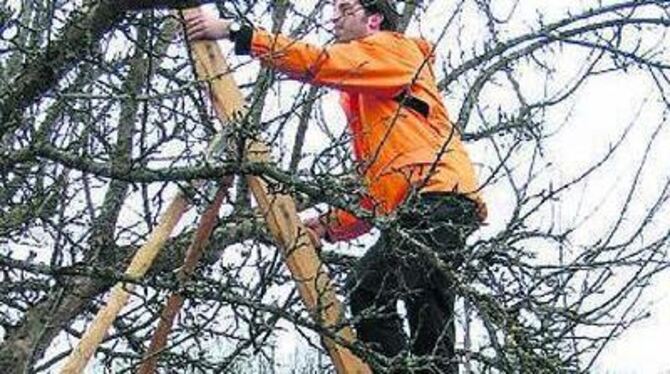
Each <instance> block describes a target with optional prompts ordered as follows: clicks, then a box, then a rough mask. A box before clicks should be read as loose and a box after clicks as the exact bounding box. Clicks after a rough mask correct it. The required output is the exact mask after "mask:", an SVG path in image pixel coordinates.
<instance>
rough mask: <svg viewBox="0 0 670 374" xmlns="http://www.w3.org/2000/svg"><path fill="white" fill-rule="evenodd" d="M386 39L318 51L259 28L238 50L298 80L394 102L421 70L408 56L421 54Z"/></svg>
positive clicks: (245, 36)
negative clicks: (390, 98)
mask: <svg viewBox="0 0 670 374" xmlns="http://www.w3.org/2000/svg"><path fill="white" fill-rule="evenodd" d="M384 34H386V35H377V36H371V37H367V38H363V39H360V40H354V41H351V42H348V43H336V44H332V45H330V46H328V47H317V46H315V45H312V44H309V43H305V42H301V41H297V40H293V39H290V38H288V37H285V36H283V35H280V34H271V33H268V32H266V31H264V30H262V29H257V28H256V29H253V31H252V32H251V34H249V32H248V31H246V32H245V33H243V36H242V37H240V38H236V39H239V41H238V40H236V46H235V50H236V52H237V53H238V54H243V53H244V52H248V53H249V54H251V55H252V56H253V57H255V58H258V59H260V60H261V62H262V63H263V64H264V65H266V66H270V67H272V68H275V69H277V70H278V71H280V72H282V73H285V74H287V75H288V76H289V77H290V78H292V79H297V80H300V81H304V82H308V83H312V84H315V85H324V86H330V87H334V88H337V89H339V90H344V91H353V92H360V93H368V94H375V95H378V96H389V97H392V96H395V95H397V94H398V93H399V92H400V91H401V90H403V89H404V88H406V87H407V86H408V85H410V84H411V83H412V80H413V79H414V77H415V75H416V70H417V68H418V66H414V65H415V64H412V63H408V59H407V58H406V57H405V58H403V54H404V56H407V52H410V53H409V54H410V55H412V54H413V53H417V52H419V51H418V49H417V48H416V46H414V45H412V43H411V42H408V41H407V40H406V39H404V38H398V37H396V36H394V35H393V34H390V33H384ZM249 36H250V37H249ZM391 42H393V43H395V45H394V46H393V48H389V46H388V44H389V43H391ZM245 44H247V45H245ZM408 48H409V49H411V50H410V51H408V50H407V49H408ZM403 50H404V52H403V53H400V51H403Z"/></svg>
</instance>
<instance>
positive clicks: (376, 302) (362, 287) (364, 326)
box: [346, 235, 407, 358]
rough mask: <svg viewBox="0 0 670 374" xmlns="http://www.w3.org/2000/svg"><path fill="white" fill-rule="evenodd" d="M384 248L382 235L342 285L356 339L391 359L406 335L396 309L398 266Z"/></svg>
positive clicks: (405, 342)
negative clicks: (352, 320) (344, 285)
mask: <svg viewBox="0 0 670 374" xmlns="http://www.w3.org/2000/svg"><path fill="white" fill-rule="evenodd" d="M387 250H388V248H386V239H385V235H382V237H380V238H379V241H378V242H377V243H376V244H375V245H374V246H373V247H371V248H370V249H369V250H368V252H367V253H366V254H365V255H364V256H363V257H362V258H361V259H360V260H359V262H358V263H357V264H356V267H355V268H354V270H353V271H352V272H351V274H350V275H349V277H348V278H347V282H346V288H347V290H348V291H349V295H350V300H349V304H350V308H351V313H352V317H353V318H354V321H355V328H356V333H357V336H358V339H360V340H361V341H362V342H364V343H367V344H369V345H370V346H371V348H372V349H374V350H375V351H377V352H379V353H382V354H383V355H385V356H386V357H388V358H392V357H394V356H396V355H397V354H399V353H400V352H402V351H403V350H405V349H406V347H407V337H406V335H405V334H404V332H403V328H402V321H401V320H400V317H399V315H398V312H397V308H396V304H397V301H398V299H399V295H398V292H397V285H398V279H397V276H398V273H397V271H398V269H397V268H396V267H395V266H394V265H393V262H394V261H393V259H392V258H391V257H392V256H389V253H388V251H387Z"/></svg>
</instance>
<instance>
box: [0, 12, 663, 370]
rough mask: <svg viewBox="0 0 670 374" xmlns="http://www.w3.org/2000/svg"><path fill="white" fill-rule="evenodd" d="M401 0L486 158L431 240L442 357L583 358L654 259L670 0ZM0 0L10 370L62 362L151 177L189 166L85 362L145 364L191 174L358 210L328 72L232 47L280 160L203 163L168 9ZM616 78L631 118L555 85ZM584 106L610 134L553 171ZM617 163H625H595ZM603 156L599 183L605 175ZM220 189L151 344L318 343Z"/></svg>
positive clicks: (264, 134) (4, 359) (268, 15)
mask: <svg viewBox="0 0 670 374" xmlns="http://www.w3.org/2000/svg"><path fill="white" fill-rule="evenodd" d="M219 8H220V9H221V10H222V11H223V12H224V13H226V14H229V15H235V16H248V17H254V18H256V19H258V20H259V22H260V23H261V24H263V25H264V26H266V27H268V28H271V29H272V30H274V31H279V30H281V31H283V32H284V33H288V34H290V35H292V36H294V37H296V38H308V39H310V40H315V39H319V40H325V39H327V38H328V28H329V25H328V23H327V22H324V21H323V20H324V19H325V18H324V14H328V6H327V5H326V2H325V1H314V2H313V3H310V4H307V5H303V4H298V3H296V4H293V3H290V2H286V1H272V2H267V1H262V2H237V3H225V4H220V5H219ZM400 8H401V12H402V13H403V24H404V25H408V27H409V30H410V33H417V30H419V29H420V30H422V31H423V32H425V33H426V34H428V35H427V36H428V37H429V38H430V39H431V40H432V41H433V42H435V43H436V48H435V54H436V56H437V64H436V65H435V71H436V74H437V75H438V77H439V79H440V88H441V89H442V92H443V94H444V98H445V100H446V101H447V103H448V107H449V108H450V110H451V111H452V119H453V121H454V123H455V124H456V126H457V127H458V128H459V129H460V130H461V131H462V137H463V139H465V140H466V141H467V142H468V146H469V147H470V149H471V153H472V154H473V155H474V156H475V158H476V159H477V160H479V162H480V164H481V168H480V169H481V180H482V182H483V185H484V186H483V190H484V193H485V196H486V197H487V200H489V208H490V211H491V212H490V216H491V222H490V225H489V226H488V227H484V228H483V229H481V230H480V231H479V232H478V233H477V234H475V236H473V237H472V238H471V241H470V242H469V245H468V251H467V252H466V261H465V265H464V266H462V267H460V268H457V269H454V268H452V267H450V266H449V264H448V263H441V264H440V266H441V268H442V270H443V271H444V273H445V274H447V275H448V276H449V277H451V278H452V279H453V280H454V282H455V285H456V287H457V291H458V295H459V297H460V298H461V300H462V301H463V304H464V307H463V309H462V310H460V311H459V314H458V315H459V320H462V321H463V322H462V323H461V326H460V327H461V328H460V336H461V337H462V338H461V342H460V344H459V351H458V357H459V359H460V360H461V361H462V362H463V363H464V364H463V365H464V368H466V370H477V371H482V372H488V371H495V372H517V371H522V372H538V371H541V372H553V371H560V372H562V371H567V370H571V371H572V370H574V371H587V370H588V369H589V368H591V367H592V365H593V364H594V362H595V359H596V358H597V357H598V355H599V354H600V353H601V352H602V350H603V348H604V347H605V346H606V345H607V343H609V342H611V341H612V340H613V339H614V338H615V337H617V336H618V335H619V334H621V333H622V332H623V331H624V330H625V329H626V328H627V327H629V326H630V325H631V324H633V323H634V322H636V321H638V320H639V319H641V318H643V317H644V316H645V315H646V311H645V310H644V308H642V305H641V304H640V300H641V297H642V295H643V292H644V291H645V290H646V289H648V286H649V285H650V283H651V282H652V280H653V279H654V276H655V275H656V274H658V273H659V272H661V271H663V270H664V269H665V268H666V266H667V255H666V251H667V247H668V238H669V235H670V227H668V226H667V224H666V222H667V221H668V220H667V219H665V220H663V218H667V212H668V204H667V200H668V198H669V197H670V195H669V191H668V190H669V188H670V186H669V184H668V182H669V181H670V179H668V175H667V174H663V172H662V171H661V172H659V171H658V169H659V166H660V169H667V168H663V166H662V164H660V162H662V160H659V159H658V157H659V156H658V154H659V152H660V151H659V149H663V144H664V142H667V141H668V140H667V139H668V133H667V130H666V129H664V127H663V125H664V124H666V122H667V114H668V110H669V105H668V104H669V101H668V96H667V95H668V89H669V88H670V84H669V83H670V79H669V78H668V72H669V70H670V65H669V62H668V61H670V59H669V57H670V56H669V55H668V49H667V45H670V43H668V37H667V35H666V33H667V31H668V28H669V26H670V19H669V18H668V13H669V11H670V1H662V0H653V1H652V0H647V1H645V0H629V1H617V2H610V3H607V4H603V3H601V2H596V1H584V2H582V3H580V4H574V5H570V6H560V8H559V10H556V8H552V5H547V4H542V5H541V6H538V8H537V9H538V14H537V15H536V16H532V17H528V16H527V15H525V14H524V12H526V11H527V10H528V6H527V5H526V4H522V3H520V2H518V1H513V0H510V1H497V2H495V4H494V2H491V1H485V0H460V1H456V2H449V3H448V4H445V3H444V2H439V1H434V2H406V3H403V4H402V6H401V7H400ZM552 11H553V12H554V13H553V14H551V12H552ZM445 14H446V15H447V17H444V18H437V16H436V15H440V16H441V17H442V16H443V15H445ZM528 19H532V23H530V24H523V23H522V20H525V21H527V20H528ZM0 20H1V21H2V26H1V27H0V35H1V37H2V38H1V40H0V46H1V48H0V53H1V55H0V56H1V57H0V62H1V65H0V79H2V83H3V84H2V88H0V92H1V93H0V114H1V117H2V126H1V127H0V129H1V130H0V136H1V137H2V139H1V145H0V147H1V148H0V153H1V154H2V158H1V159H0V168H1V169H2V177H1V178H0V196H2V198H0V204H1V205H0V209H1V211H2V215H1V216H0V243H2V247H0V248H1V252H0V266H1V267H2V286H1V287H2V291H3V292H2V296H1V297H0V302H1V307H0V312H1V314H0V322H1V323H2V325H1V326H2V331H3V335H4V340H3V342H2V346H1V347H0V368H2V371H3V372H10V373H11V372H33V371H35V372H39V371H45V370H49V369H51V368H55V367H57V365H59V363H60V362H61V360H62V359H63V358H64V356H65V355H67V353H68V351H69V349H70V348H71V344H72V343H73V342H74V341H75V339H76V338H77V337H78V336H80V335H81V333H82V331H83V329H84V328H85V326H86V324H87V322H88V321H90V317H91V315H92V314H93V313H95V311H96V310H97V309H98V308H99V307H100V305H101V303H102V302H103V301H104V300H105V298H104V295H105V292H106V291H107V290H108V289H109V287H110V286H111V285H112V284H113V283H115V281H117V280H119V279H122V275H121V274H122V271H123V269H124V267H125V265H126V263H127V260H128V259H129V257H130V256H131V255H132V254H133V253H134V251H135V250H136V249H137V248H138V247H139V246H140V245H141V244H142V243H143V242H144V241H145V239H146V237H147V235H148V233H149V232H150V231H151V230H152V228H153V227H154V226H155V224H156V219H157V217H158V216H159V215H160V213H161V212H162V210H163V209H164V205H165V202H166V199H169V197H170V196H171V195H172V194H173V193H174V192H175V191H176V190H178V189H186V190H188V191H190V193H191V195H192V198H193V205H194V206H196V209H193V210H192V213H191V215H190V216H189V217H187V219H186V220H185V224H184V225H183V228H182V229H181V231H180V232H179V233H178V234H177V235H176V236H175V237H174V238H173V239H172V240H171V241H170V242H169V244H168V246H167V247H166V248H165V249H164V251H163V254H162V255H161V256H160V258H159V259H158V261H157V263H156V264H155V265H154V266H153V267H152V270H151V273H150V275H149V276H148V277H146V279H143V280H142V281H141V282H139V283H140V284H139V287H138V288H137V289H136V291H135V294H134V297H133V301H132V303H131V305H129V306H128V307H127V309H125V310H124V313H123V315H122V316H120V318H118V319H117V321H116V322H115V326H114V330H113V331H110V335H109V336H108V337H107V338H106V342H105V344H104V345H103V346H102V348H101V349H100V350H99V351H98V355H97V356H96V361H97V365H101V366H104V367H107V368H114V370H115V371H117V370H126V371H132V370H133V368H134V367H136V365H138V363H139V362H140V360H141V358H142V355H143V353H144V351H145V349H146V346H147V343H148V340H149V338H150V337H151V334H152V332H153V329H154V327H155V325H156V322H157V318H158V313H159V311H160V306H161V305H162V303H163V302H164V299H165V297H166V295H167V293H168V292H169V291H170V290H174V289H175V288H176V287H177V283H176V280H175V277H174V270H175V269H177V268H178V267H179V266H180V261H181V259H182V258H183V252H184V250H185V246H186V245H187V243H188V239H189V238H190V234H192V231H193V227H194V224H193V223H194V221H195V219H196V218H197V215H198V208H197V207H203V206H204V203H205V201H206V200H207V199H208V196H207V195H206V194H203V193H202V191H192V190H190V189H188V184H189V182H190V181H193V180H195V179H207V180H213V181H217V180H220V179H221V176H222V175H242V174H248V173H254V174H257V175H260V176H262V177H264V178H268V180H271V181H273V183H274V185H275V186H276V188H281V189H284V190H287V191H290V192H291V193H292V194H294V195H295V196H296V198H298V200H299V201H300V204H301V207H302V208H305V209H307V208H316V209H320V208H322V207H323V205H324V203H327V204H330V205H336V206H340V207H348V208H349V209H351V210H353V211H359V209H358V208H357V204H356V201H355V200H356V199H352V198H351V195H352V194H351V191H352V190H358V189H359V187H360V185H359V184H358V182H357V180H356V179H355V178H350V177H349V176H350V175H352V168H353V163H352V160H351V156H350V152H349V150H348V136H347V132H346V131H345V130H344V129H343V128H342V127H339V126H340V125H337V124H336V123H334V121H331V120H330V118H331V117H332V105H331V104H330V101H331V99H332V96H329V94H328V92H327V91H325V90H322V89H315V88H311V87H309V86H305V85H301V84H298V83H295V82H290V81H287V80H286V79H284V77H283V76H281V75H277V74H276V73H274V72H273V71H271V70H268V69H264V68H261V69H258V67H257V65H256V64H248V63H247V61H248V60H246V59H235V60H232V61H236V62H237V63H236V64H235V65H234V71H235V74H236V77H237V79H238V80H240V81H241V82H242V87H243V89H244V91H245V93H246V95H247V98H248V102H249V106H250V111H249V114H248V116H246V117H245V118H244V119H243V120H242V121H241V122H240V126H238V127H237V128H236V131H234V132H232V133H231V134H229V135H230V136H231V137H232V138H234V139H237V140H239V141H248V140H249V139H251V138H262V139H264V140H265V141H266V142H268V143H269V144H271V146H272V148H273V150H274V152H275V154H274V156H275V160H278V161H277V162H276V163H274V164H263V165H258V164H250V163H247V162H245V161H244V160H239V159H238V160H236V159H229V160H226V161H224V162H221V163H220V165H219V166H217V167H214V168H212V167H209V166H207V165H204V164H203V163H202V156H201V155H202V151H203V148H204V145H205V144H206V141H207V139H208V138H209V137H210V136H211V135H212V134H213V132H214V131H215V129H216V128H217V126H218V125H217V124H216V121H215V119H214V116H213V114H212V111H211V108H210V107H209V105H208V103H207V100H206V99H205V98H204V97H203V93H202V90H201V89H200V88H201V82H196V81H195V80H194V75H193V72H192V69H191V61H190V57H189V56H188V54H187V53H186V50H185V49H184V47H183V43H181V42H180V40H179V38H180V36H179V35H180V27H179V21H178V20H177V19H175V18H172V17H169V16H168V13H166V12H165V11H163V10H155V11H143V12H131V11H126V10H124V9H122V8H119V7H115V6H114V3H113V2H108V1H89V0H86V1H83V0H82V1H78V2H75V3H62V2H50V1H39V0H31V1H24V2H21V3H20V4H18V3H13V2H12V3H10V2H6V3H4V4H3V5H2V6H1V7H0ZM475 30H476V32H475ZM633 79H635V81H636V84H640V85H646V87H650V89H649V91H648V92H644V93H643V94H642V95H643V96H636V95H632V96H633V98H634V99H636V100H640V101H644V102H646V103H647V104H645V106H642V107H641V109H640V110H639V112H638V113H637V115H632V114H631V113H626V114H625V115H626V118H628V119H630V123H629V125H628V126H627V127H626V128H625V129H623V130H618V129H611V128H609V127H608V124H606V123H605V124H602V125H601V124H593V123H578V124H576V125H578V126H579V127H577V128H575V124H573V123H570V120H571V118H572V117H575V118H580V117H579V115H578V114H573V113H571V110H572V108H575V110H578V108H579V107H580V105H584V104H583V103H588V102H589V101H590V100H595V98H594V97H593V96H588V95H584V93H585V92H586V93H588V92H589V87H591V85H594V84H596V83H598V82H601V81H603V80H607V81H610V82H630V81H632V80H633ZM621 89H622V90H623V89H624V87H621ZM630 91H633V89H632V88H631V89H630ZM607 94H608V95H612V96H611V97H610V99H611V100H614V98H615V95H613V93H607ZM622 115H623V114H622ZM595 126H602V127H600V133H599V134H598V135H599V138H600V137H601V138H602V139H604V140H608V139H610V140H611V141H612V143H611V144H610V145H609V146H601V147H598V146H597V143H598V141H599V139H598V138H593V139H589V143H590V144H592V145H593V148H594V151H593V152H594V153H595V154H597V159H594V158H593V157H584V158H583V159H582V160H584V161H585V162H584V163H583V164H578V165H577V166H578V167H577V168H576V169H577V170H571V171H565V162H566V161H563V159H564V158H565V159H569V158H570V157H574V155H573V154H570V153H568V152H565V148H566V147H567V148H568V151H569V152H575V153H577V152H576V151H575V149H578V148H579V147H580V144H582V143H580V142H579V140H580V137H582V136H583V135H580V134H586V133H589V132H588V130H587V129H588V128H589V127H591V128H592V127H595ZM316 139H318V140H316ZM326 143H327V145H326V146H322V144H326ZM604 143H605V144H606V141H605V142H604ZM566 144H567V146H566ZM561 147H564V148H562V149H561ZM557 150H558V151H560V150H563V152H561V153H558V152H557ZM557 154H558V155H559V157H560V158H558V160H556V158H557V157H556V155H557ZM659 164H660V165H659ZM620 165H626V170H624V171H621V172H617V173H619V174H618V175H617V179H613V178H611V176H612V175H613V174H615V171H616V169H617V168H618V167H620ZM608 180H609V181H611V180H614V181H616V185H615V187H613V188H609V189H608V188H606V187H603V186H602V185H600V184H601V182H602V181H608ZM650 181H651V182H650ZM231 196H232V198H231V200H230V201H228V202H227V203H226V206H225V209H223V210H222V212H221V214H220V217H219V220H220V221H219V224H218V226H217V229H216V230H215V233H214V235H213V237H212V239H211V240H210V244H209V246H208V247H209V248H208V251H207V256H206V258H205V259H204V260H203V262H202V265H201V266H200V267H199V269H198V271H197V273H196V275H195V277H194V278H193V279H192V280H191V281H190V282H189V283H188V284H187V285H186V286H185V287H183V288H182V289H181V291H182V292H183V293H184V295H185V296H186V297H187V305H186V306H185V308H184V310H183V311H182V313H181V315H180V318H179V320H178V322H177V324H176V325H175V328H174V330H173V333H172V334H171V336H170V345H169V346H168V348H167V349H166V350H165V351H164V352H163V353H162V354H161V356H160V365H161V367H163V368H170V369H173V370H179V371H186V372H191V371H193V372H210V371H217V370H230V371H237V370H242V369H243V368H244V366H245V365H247V364H248V363H249V362H254V360H256V361H255V362H257V364H256V365H261V364H260V363H262V362H266V363H267V362H270V363H271V362H273V360H274V358H273V355H274V348H275V347H277V346H278V345H280V344H282V341H281V334H282V331H283V330H285V329H296V330H297V331H298V332H300V333H301V334H304V335H305V336H306V339H307V341H308V342H310V344H312V345H313V346H314V347H315V349H320V348H319V347H318V341H317V340H316V339H315V336H316V335H315V333H314V331H315V330H316V331H318V327H317V326H315V325H314V324H313V323H312V322H311V321H310V319H309V318H308V316H307V313H306V312H305V310H304V308H303V307H302V304H301V303H300V302H299V299H298V297H297V296H296V293H295V292H294V291H293V283H292V280H291V279H290V277H289V276H288V273H287V271H286V269H285V268H284V266H283V264H282V260H281V256H280V255H279V254H278V253H277V251H276V249H275V247H274V246H273V243H272V241H271V239H270V237H269V236H268V233H267V232H266V228H265V226H264V224H263V223H262V219H261V212H259V211H258V210H257V209H255V203H254V202H253V201H251V200H250V199H249V198H248V192H247V187H246V186H245V184H244V182H242V181H241V180H240V181H239V182H238V183H237V184H236V185H235V188H234V190H233V191H231ZM374 221H375V222H376V223H377V224H378V225H386V224H390V223H389V221H387V220H385V219H384V218H383V217H377V218H375V219H374ZM367 244H369V243H368V241H363V242H362V243H358V244H353V245H354V246H355V245H361V246H366V245H367ZM350 249H351V248H348V247H347V246H340V247H337V248H331V247H328V248H326V250H324V252H323V253H322V256H324V259H325V261H326V262H327V263H328V266H329V270H330V271H331V273H332V274H334V275H335V277H336V279H339V280H341V279H342V277H343V276H344V274H345V273H346V271H347V269H348V267H350V265H351V263H352V261H354V258H353V257H355V256H354V255H353V254H354V253H360V250H350ZM354 249H355V248H354ZM344 296H346V295H344ZM345 300H346V299H345ZM327 361H328V360H324V361H323V362H321V363H320V365H324V366H328V363H327ZM378 363H379V364H380V365H384V364H385V363H384V362H381V361H380V362H378ZM425 364H426V362H423V361H420V360H419V361H407V362H404V363H403V365H415V366H421V365H425ZM251 370H255V369H251Z"/></svg>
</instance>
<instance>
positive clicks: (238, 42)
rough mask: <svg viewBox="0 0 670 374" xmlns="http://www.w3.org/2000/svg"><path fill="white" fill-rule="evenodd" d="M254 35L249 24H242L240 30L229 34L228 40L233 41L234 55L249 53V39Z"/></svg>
mask: <svg viewBox="0 0 670 374" xmlns="http://www.w3.org/2000/svg"><path fill="white" fill-rule="evenodd" d="M253 37H254V29H253V27H251V26H249V25H242V27H240V31H237V32H234V33H231V34H230V40H232V41H233V42H235V54H236V55H238V56H239V55H245V56H246V55H250V54H251V40H252V39H253Z"/></svg>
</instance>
